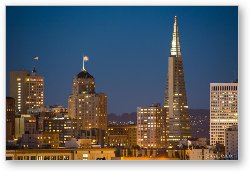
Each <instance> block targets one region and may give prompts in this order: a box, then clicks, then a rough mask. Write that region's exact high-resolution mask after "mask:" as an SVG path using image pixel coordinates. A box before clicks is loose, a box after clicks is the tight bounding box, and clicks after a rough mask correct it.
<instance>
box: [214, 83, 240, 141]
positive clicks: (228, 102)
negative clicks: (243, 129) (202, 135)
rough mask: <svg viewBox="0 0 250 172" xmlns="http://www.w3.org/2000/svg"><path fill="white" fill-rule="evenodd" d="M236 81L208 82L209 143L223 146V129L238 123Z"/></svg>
mask: <svg viewBox="0 0 250 172" xmlns="http://www.w3.org/2000/svg"><path fill="white" fill-rule="evenodd" d="M237 104H238V83H210V145H216V143H219V144H223V145H224V146H225V130H226V129H227V128H229V127H231V126H232V125H238V109H237V107H238V106H237Z"/></svg>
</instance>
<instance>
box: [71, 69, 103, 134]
mask: <svg viewBox="0 0 250 172" xmlns="http://www.w3.org/2000/svg"><path fill="white" fill-rule="evenodd" d="M68 115H69V117H70V118H74V119H77V121H78V125H77V130H89V129H91V128H100V129H102V130H107V95H106V94H104V93H98V94H97V93H96V92H95V78H94V77H93V76H92V75H90V74H89V73H88V72H87V70H85V69H82V71H81V72H80V73H78V75H77V76H76V77H75V78H74V79H73V85H72V95H70V96H69V99H68Z"/></svg>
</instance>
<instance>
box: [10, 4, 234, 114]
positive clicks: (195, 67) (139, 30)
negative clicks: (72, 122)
mask: <svg viewBox="0 0 250 172" xmlns="http://www.w3.org/2000/svg"><path fill="white" fill-rule="evenodd" d="M175 15H176V16H178V21H179V32H180V41H181V49H182V55H183V60H184V73H185V81H186V91H187V95H188V104H189V107H190V108H202V109H209V83H211V82H230V81H231V80H233V79H235V78H236V77H237V71H238V7H234V6H227V7H222V6H221V7H208V6H204V7H199V6H197V7H191V6H190V7H175V6H170V7H168V6H166V7H164V6H160V7H157V6H155V7H80V6H78V7H73V6H72V7H56V6H54V7H39V6H37V7H32V6H31V7H21V6H19V7H13V6H8V7H7V16H6V27H7V28H6V32H7V33H6V41H7V57H6V63H7V64H6V70H7V72H6V74H7V76H6V79H7V80H6V81H7V95H8V93H9V89H8V87H9V72H10V71H11V70H17V69H29V70H31V69H32V68H33V65H34V61H32V57H33V56H39V58H40V59H39V61H38V64H37V71H38V73H39V74H41V75H43V76H44V77H45V104H46V105H51V104H62V105H64V106H67V99H68V96H69V95H70V94H71V86H72V79H73V77H74V76H75V75H76V74H77V73H79V72H80V70H81V68H82V56H83V54H87V55H88V56H89V58H90V60H89V62H88V63H87V64H86V65H85V66H86V68H87V70H88V72H89V73H90V74H92V75H93V76H94V77H95V81H96V91H97V92H105V93H106V94H107V95H108V111H109V112H115V113H123V112H132V111H136V107H137V106H145V105H149V104H151V103H152V102H160V103H163V99H164V89H165V84H166V79H167V68H168V56H169V54H170V45H171V38H172V31H173V19H174V16H175Z"/></svg>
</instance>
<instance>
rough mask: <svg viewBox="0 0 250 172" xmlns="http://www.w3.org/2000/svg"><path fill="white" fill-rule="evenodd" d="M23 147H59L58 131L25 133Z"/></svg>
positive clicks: (22, 139) (22, 140)
mask: <svg viewBox="0 0 250 172" xmlns="http://www.w3.org/2000/svg"><path fill="white" fill-rule="evenodd" d="M20 146H21V148H23V149H40V148H41V149H57V148H59V134H58V133H47V132H45V133H39V134H38V133H37V134H23V135H22V138H21V143H20Z"/></svg>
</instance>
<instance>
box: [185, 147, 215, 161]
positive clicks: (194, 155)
mask: <svg viewBox="0 0 250 172" xmlns="http://www.w3.org/2000/svg"><path fill="white" fill-rule="evenodd" d="M188 154H189V159H190V160H214V156H215V155H214V153H213V151H212V150H211V149H192V150H189V151H188Z"/></svg>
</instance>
